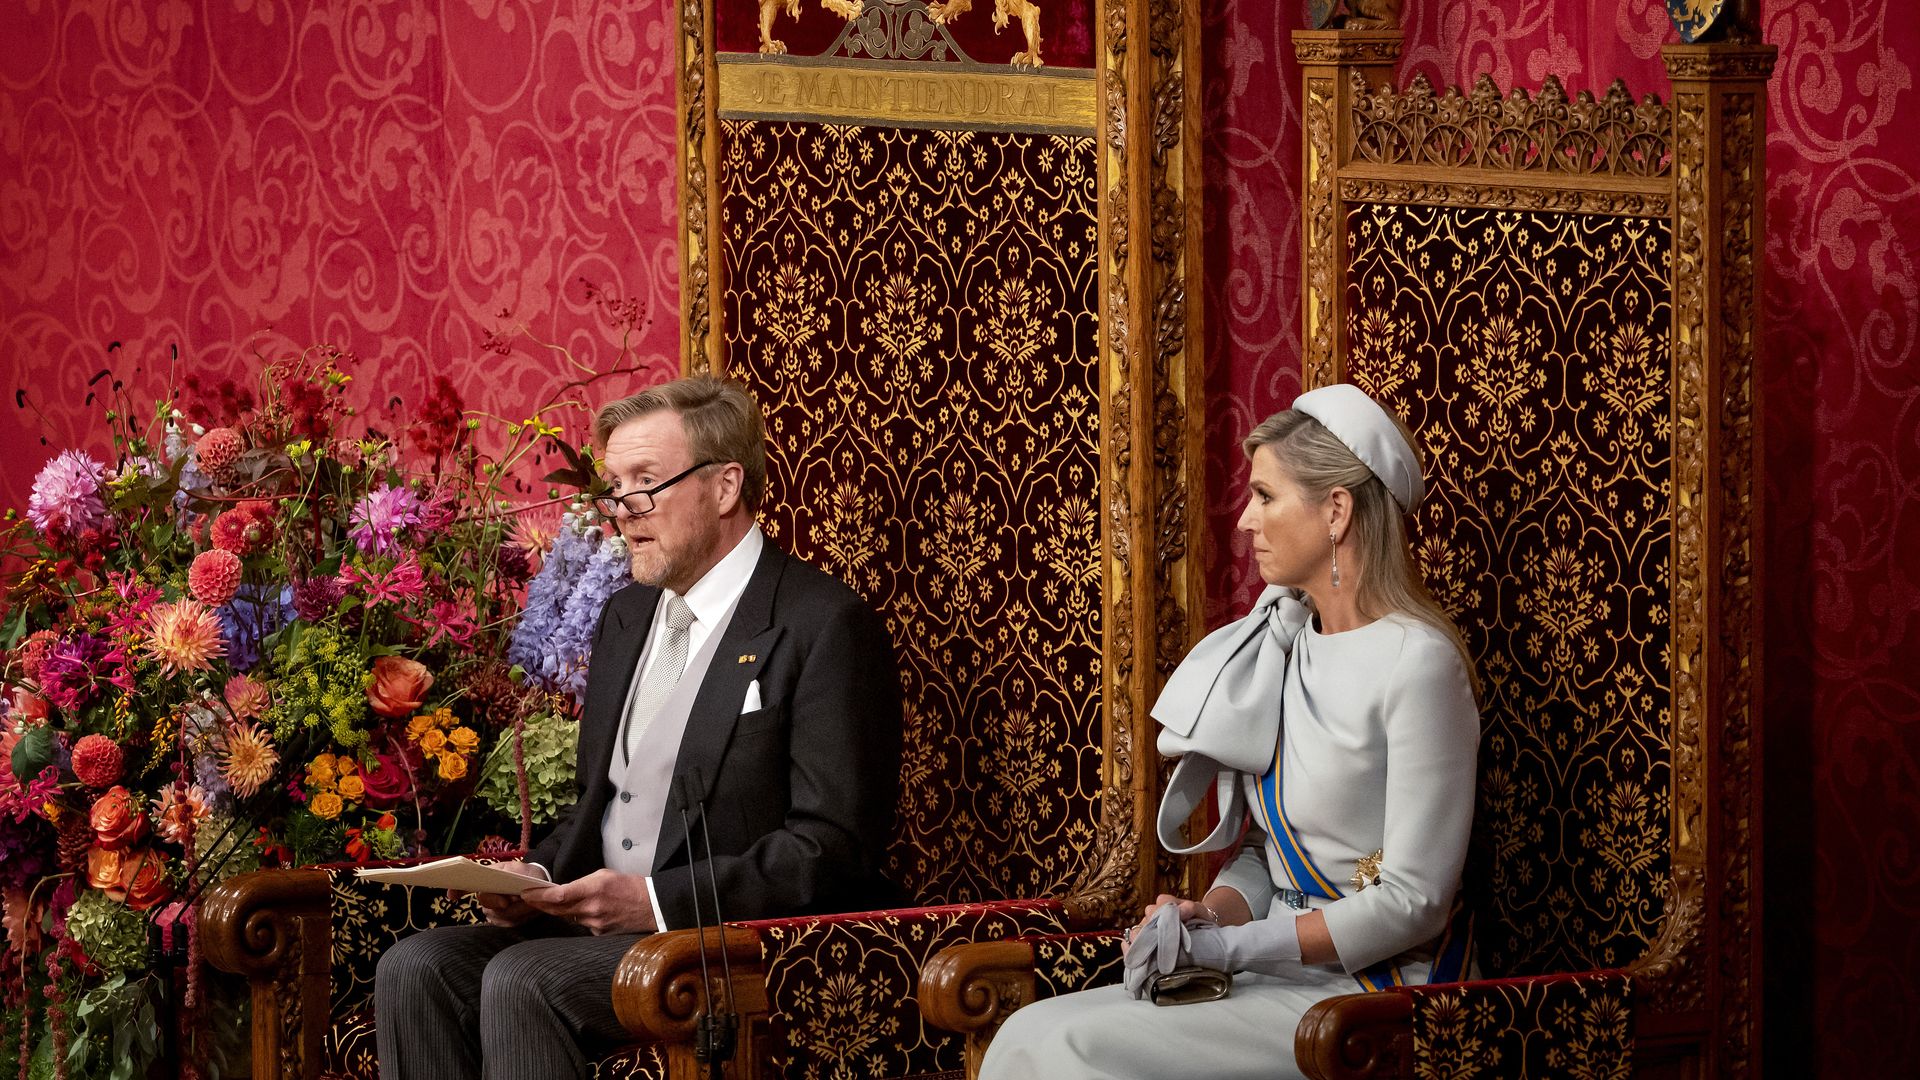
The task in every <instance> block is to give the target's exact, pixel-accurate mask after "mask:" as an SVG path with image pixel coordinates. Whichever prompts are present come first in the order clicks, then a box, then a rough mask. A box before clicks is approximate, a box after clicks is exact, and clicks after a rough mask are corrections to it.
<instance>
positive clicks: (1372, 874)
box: [1347, 849, 1387, 892]
mask: <svg viewBox="0 0 1920 1080" xmlns="http://www.w3.org/2000/svg"><path fill="white" fill-rule="evenodd" d="M1386 854H1387V853H1386V851H1385V850H1384V849H1382V850H1379V851H1375V852H1374V853H1373V854H1371V855H1366V856H1362V857H1361V858H1359V859H1357V860H1355V861H1354V864H1353V876H1352V877H1350V878H1348V879H1347V881H1348V883H1350V884H1351V885H1352V886H1353V891H1354V892H1359V891H1360V890H1362V889H1364V888H1366V887H1367V886H1369V885H1378V884H1380V860H1381V859H1382V858H1383V857H1384V856H1385V855H1386Z"/></svg>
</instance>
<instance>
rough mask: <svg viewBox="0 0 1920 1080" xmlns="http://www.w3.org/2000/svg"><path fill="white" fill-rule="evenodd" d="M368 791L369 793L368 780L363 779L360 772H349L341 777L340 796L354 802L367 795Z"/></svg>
mask: <svg viewBox="0 0 1920 1080" xmlns="http://www.w3.org/2000/svg"><path fill="white" fill-rule="evenodd" d="M366 793H367V782H366V781H365V780H362V779H361V778H360V777H359V775H358V774H349V775H347V776H343V777H341V778H340V797H341V798H343V799H351V800H353V801H354V802H359V801H360V798H361V796H363V795H365V794H366Z"/></svg>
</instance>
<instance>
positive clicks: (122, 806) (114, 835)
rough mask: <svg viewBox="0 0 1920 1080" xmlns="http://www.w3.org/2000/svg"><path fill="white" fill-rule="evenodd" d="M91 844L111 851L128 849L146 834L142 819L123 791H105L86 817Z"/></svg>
mask: <svg viewBox="0 0 1920 1080" xmlns="http://www.w3.org/2000/svg"><path fill="white" fill-rule="evenodd" d="M87 823H88V824H89V825H90V826H92V828H93V840H94V843H96V844H98V845H100V846H101V847H103V848H107V849H108V850H111V851H118V850H121V849H123V848H127V847H131V846H132V845H133V843H134V842H135V841H137V840H139V839H140V837H141V836H142V835H143V834H144V833H145V832H146V831H147V819H146V815H144V814H142V813H141V812H140V807H139V805H138V804H137V803H135V802H134V800H133V794H132V793H131V792H129V791H128V790H127V789H126V788H123V787H115V788H108V789H107V792H106V794H104V795H102V796H100V797H99V798H97V799H95V800H93V809H92V810H91V811H90V812H89V813H88V814H87Z"/></svg>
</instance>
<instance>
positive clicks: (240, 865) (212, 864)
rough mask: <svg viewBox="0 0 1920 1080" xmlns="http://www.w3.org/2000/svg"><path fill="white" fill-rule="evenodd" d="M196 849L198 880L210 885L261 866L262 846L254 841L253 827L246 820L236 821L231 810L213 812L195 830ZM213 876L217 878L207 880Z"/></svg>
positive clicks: (195, 858)
mask: <svg viewBox="0 0 1920 1080" xmlns="http://www.w3.org/2000/svg"><path fill="white" fill-rule="evenodd" d="M193 850H194V860H195V870H194V880H195V881H196V882H202V883H204V884H206V885H207V886H212V885H216V884H218V883H220V882H222V881H225V880H227V879H228V878H230V877H233V876H234V875H236V874H244V873H246V872H247V871H249V870H258V869H260V850H259V849H258V848H256V847H255V846H254V844H253V833H252V831H251V830H249V829H248V828H247V825H246V823H245V822H241V823H240V824H238V825H236V824H234V820H233V816H232V815H231V814H225V813H219V812H216V813H213V814H209V815H208V816H207V819H206V820H205V821H203V822H201V823H200V827H199V828H198V829H197V830H195V831H194V834H193ZM209 877H210V878H212V879H213V880H211V881H207V880H206V879H207V878H209Z"/></svg>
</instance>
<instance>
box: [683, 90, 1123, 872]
mask: <svg viewBox="0 0 1920 1080" xmlns="http://www.w3.org/2000/svg"><path fill="white" fill-rule="evenodd" d="M720 146H721V155H722V160H721V183H722V190H723V195H722V203H721V208H720V209H721V214H722V217H723V220H724V221H725V224H726V232H725V235H724V236H723V238H722V245H723V247H722V253H723V256H724V264H725V268H726V269H725V274H726V277H725V280H726V282H727V288H726V290H725V304H724V309H723V320H722V324H723V326H724V330H723V334H724V340H725V349H726V357H727V372H728V373H729V374H730V375H733V376H735V377H736V378H739V379H742V380H743V381H745V382H746V383H747V384H748V385H749V386H751V387H752V388H753V391H754V393H755V394H756V395H757V396H758V397H759V399H760V401H761V404H762V406H763V407H764V408H765V410H766V414H767V425H768V441H769V444H770V446H771V447H772V453H771V461H770V463H769V485H768V487H769V490H768V498H767V503H766V505H767V509H766V511H765V513H764V514H763V515H762V520H763V524H764V525H765V527H766V529H767V531H768V533H769V535H770V536H772V537H773V539H774V541H775V542H777V543H779V544H780V545H781V546H782V547H784V548H785V549H786V550H788V551H790V552H792V553H794V554H796V555H798V556H800V557H801V558H804V559H807V560H808V561H810V562H813V563H815V564H816V565H818V566H821V567H823V568H824V569H826V570H828V571H829V572H831V573H833V574H835V575H837V576H839V577H841V578H843V579H844V580H846V581H847V582H848V583H849V584H851V585H852V586H853V587H854V588H855V589H857V590H859V592H860V593H861V595H863V596H865V597H866V598H867V600H868V601H869V602H870V603H871V604H873V606H874V607H875V608H876V609H877V610H879V611H880V612H881V613H882V614H883V615H884V616H885V617H886V619H887V623H888V625H889V627H890V628H891V629H892V631H893V636H894V642H895V648H896V651H897V653H898V657H899V662H900V670H901V679H902V683H903V686H904V689H905V704H906V713H907V715H906V736H905V749H904V755H903V758H904V759H903V762H902V774H901V779H902V785H901V799H900V807H899V814H900V817H899V823H898V826H897V829H896V838H895V840H894V843H893V845H892V847H891V849H890V851H889V853H888V870H889V874H890V876H892V877H893V878H895V880H896V881H898V882H899V883H900V884H902V885H903V886H905V887H906V888H907V889H908V890H909V891H910V892H912V893H913V894H914V895H915V897H916V898H917V899H919V900H920V901H922V902H925V903H943V902H944V903H955V902H965V901H973V900H984V899H996V898H1000V897H1010V896H1044V895H1053V894H1058V893H1059V892H1061V891H1062V890H1063V888H1064V887H1065V886H1066V885H1067V884H1068V883H1069V882H1071V881H1072V880H1074V879H1075V878H1076V877H1077V876H1078V875H1080V874H1081V873H1083V872H1084V871H1085V869H1086V866H1085V862H1086V858H1087V852H1088V851H1089V849H1090V847H1091V844H1092V840H1093V833H1094V827H1095V824H1096V823H1097V821H1098V819H1099V798H1100V789H1101V776H1100V769H1101V744H1102V731H1103V728H1102V723H1103V716H1102V687H1101V678H1100V663H1101V653H1102V632H1101V611H1102V572H1103V568H1102V565H1101V563H1102V554H1101V552H1102V545H1101V539H1102V538H1101V528H1102V522H1101V514H1100V512H1099V507H1100V505H1101V503H1100V493H1099V481H1100V476H1101V472H1100V451H1101V434H1100V425H1099V419H1100V408H1099V388H1098V375H1099V363H1098V356H1097V347H1098V344H1097V336H1096V335H1097V330H1098V313H1099V297H1098V296H1097V294H1096V291H1095V290H1096V283H1097V280H1098V279H1097V275H1096V274H1095V273H1094V266H1093V261H1092V259H1091V253H1092V251H1093V250H1094V249H1095V243H1096V235H1095V230H1096V225H1097V222H1096V216H1095V215H1096V208H1097V199H1096V191H1095V176H1096V173H1097V169H1096V167H1095V158H1094V142H1093V139H1092V138H1091V137H1090V136H1076V135H1047V134H1034V133H1015V132H973V131H941V130H929V129H912V128H894V127H881V126H862V125H851V126H849V125H844V124H825V123H805V122H799V121H783V120H726V121H723V123H722V129H721V137H720Z"/></svg>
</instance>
